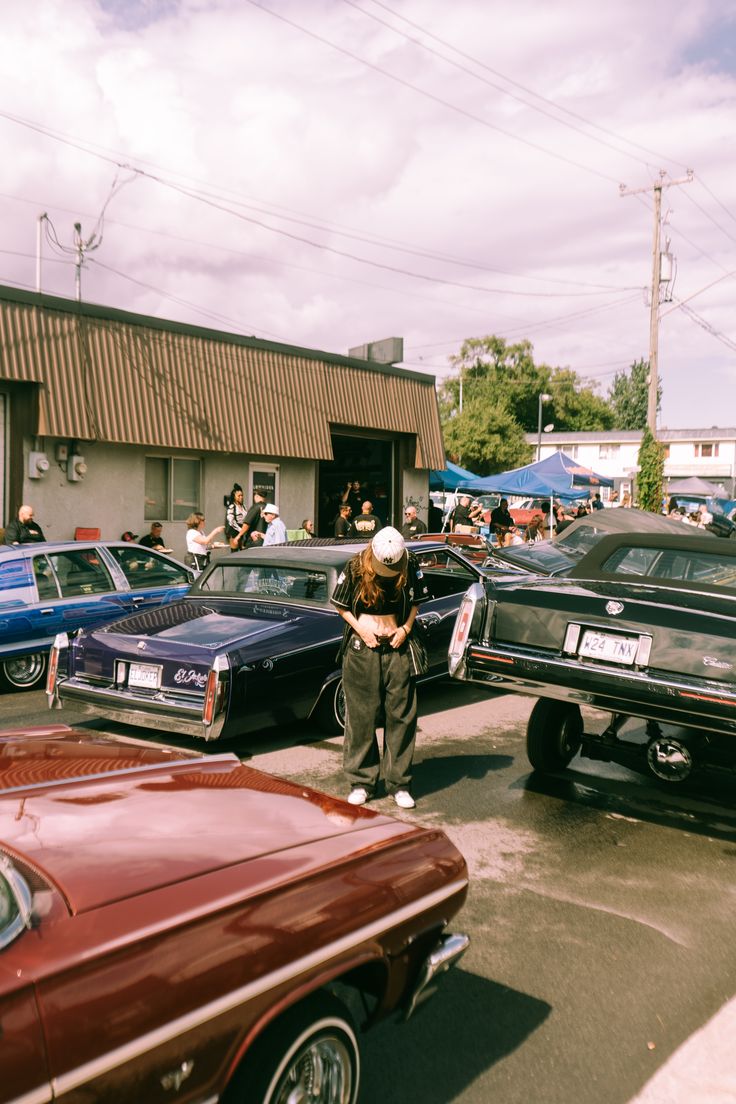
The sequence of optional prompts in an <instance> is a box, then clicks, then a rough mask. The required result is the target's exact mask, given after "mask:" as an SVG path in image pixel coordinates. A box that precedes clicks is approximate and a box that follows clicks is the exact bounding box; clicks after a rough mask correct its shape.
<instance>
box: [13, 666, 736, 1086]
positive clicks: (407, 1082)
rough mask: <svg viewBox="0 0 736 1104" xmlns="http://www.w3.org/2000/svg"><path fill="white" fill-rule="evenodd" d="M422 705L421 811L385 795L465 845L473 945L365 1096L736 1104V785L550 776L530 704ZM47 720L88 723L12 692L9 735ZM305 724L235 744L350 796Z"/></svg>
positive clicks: (464, 918)
mask: <svg viewBox="0 0 736 1104" xmlns="http://www.w3.org/2000/svg"><path fill="white" fill-rule="evenodd" d="M421 700H422V710H421V722H420V733H419V739H418V748H417V757H416V779H415V792H416V795H417V797H418V799H419V805H418V808H417V810H416V811H415V812H414V813H398V811H397V810H396V809H395V807H394V806H393V803H392V802H391V801H390V800H389V799H388V798H385V797H384V798H382V799H380V800H378V801H377V802H376V806H377V807H378V808H381V809H385V810H387V811H391V812H397V815H400V816H402V817H406V818H408V819H412V818H416V819H418V820H420V821H421V822H422V823H424V824H427V825H438V826H441V827H442V828H443V829H444V830H445V831H446V832H447V833H448V835H450V836H451V837H452V839H453V840H454V841H455V842H456V843H457V845H458V846H459V847H460V849H461V850H462V851H463V853H464V854H465V856H466V858H467V860H468V865H469V867H470V871H471V892H470V895H469V899H468V903H467V905H466V907H465V909H464V910H463V913H462V914H461V916H460V917H459V918H458V920H457V923H456V924H455V926H456V927H457V928H458V929H460V930H466V931H468V932H469V933H470V935H471V937H472V940H473V942H472V947H471V950H470V951H469V952H468V954H467V956H466V957H465V959H464V960H463V963H462V964H461V966H460V967H459V968H458V969H456V970H455V971H453V972H452V973H451V974H449V975H448V976H447V977H446V978H445V979H443V982H442V985H441V989H440V991H439V992H438V994H437V996H436V997H435V999H434V1000H433V1001H431V1002H429V1004H428V1005H426V1006H425V1007H424V1008H423V1009H422V1010H421V1011H420V1012H419V1014H418V1015H417V1017H416V1018H415V1019H414V1020H412V1021H410V1022H409V1023H408V1024H406V1025H397V1024H394V1023H388V1024H384V1025H382V1026H381V1027H380V1028H378V1029H377V1030H376V1031H374V1032H373V1033H372V1034H371V1035H369V1036H368V1037H366V1040H365V1049H364V1055H365V1061H364V1082H363V1091H362V1094H361V1104H377V1102H381V1104H414V1102H415V1101H416V1102H418V1101H421V1102H422V1104H450V1102H458V1104H486V1102H488V1101H493V1102H494V1104H517V1102H518V1104H528V1102H529V1100H534V1101H535V1102H541V1104H570V1102H571V1101H575V1102H576V1104H627V1102H630V1101H636V1102H637V1104H639V1102H641V1104H685V1102H687V1104H726V1102H734V1101H736V1073H735V1072H734V1064H733V1061H732V1051H733V1039H734V1029H735V1028H736V1004H734V1003H730V1004H729V1002H732V1001H733V998H734V994H735V993H736V956H734V954H733V947H734V945H735V942H736V940H735V939H734V936H735V935H736V909H735V908H734V905H735V904H736V877H735V874H736V812H734V809H735V808H736V806H735V804H734V800H733V799H734V786H733V785H732V784H731V783H728V784H719V785H715V784H714V785H712V786H711V785H709V786H706V787H704V788H703V789H702V790H700V791H698V792H693V793H689V794H685V793H682V792H678V793H674V794H673V793H671V792H669V791H663V790H661V789H658V788H657V787H655V786H654V785H652V784H650V783H649V782H648V780H646V779H643V778H639V777H638V776H636V775H634V774H632V773H630V772H628V771H626V770H625V769H623V768H619V767H615V766H610V765H603V764H593V763H590V764H589V763H586V762H581V761H575V763H574V764H573V767H572V769H571V770H569V771H567V772H565V773H564V774H560V775H559V776H557V777H550V778H540V777H539V776H537V775H534V774H532V773H530V770H529V766H528V763H527V761H526V758H525V754H524V728H525V724H526V718H527V717H528V714H529V711H530V708H531V705H532V704H533V703H532V702H531V700H526V699H523V698H519V697H514V696H511V695H507V696H499V697H490V696H488V695H486V693H485V692H484V691H483V690H481V689H479V688H474V687H462V686H458V685H456V684H446V685H436V686H434V687H431V688H427V689H425V690H424V691H423V693H422V697H421ZM49 719H51V720H53V721H54V722H57V721H60V720H61V721H65V720H68V721H69V722H74V721H76V720H78V718H75V717H74V716H73V715H70V714H67V713H55V714H53V715H51V716H50V715H49V714H48V713H47V712H46V711H45V710H44V708H43V700H42V697H41V695H40V694H31V695H25V696H22V697H21V696H6V697H4V698H0V725H2V727H10V726H12V725H14V724H20V723H33V722H34V721H35V722H41V723H46V722H48V721H49ZM587 721H588V722H589V724H591V725H593V724H598V723H600V721H601V718H596V717H594V716H592V715H591V716H589V717H588V718H587ZM107 727H108V729H109V730H115V731H117V732H119V733H122V732H126V733H127V734H128V735H130V736H134V737H140V735H141V733H140V732H139V731H137V730H133V729H127V730H126V729H123V728H122V727H120V726H112V725H109V726H107ZM153 735H154V734H151V737H152V738H153ZM305 735H306V734H305V732H304V731H303V730H301V729H294V730H286V731H282V732H280V733H271V734H270V735H269V738H268V740H267V741H266V740H262V741H260V742H258V743H257V744H254V743H251V744H250V745H245V744H243V745H241V746H239V747H238V748H237V749H236V750H238V751H239V753H240V754H242V755H243V756H246V755H247V756H251V757H252V758H251V762H252V764H253V765H254V766H257V767H259V768H261V769H264V770H268V771H272V772H274V773H278V774H281V775H285V776H287V777H290V778H294V779H298V780H299V781H301V782H302V783H304V784H309V785H314V786H317V787H318V788H321V789H324V790H327V791H330V792H332V793H338V794H340V793H343V792H345V787H344V783H343V779H342V774H341V748H342V745H341V740H339V739H335V740H320V739H319V737H318V736H315V735H314V734H311V737H310V738H311V740H312V742H310V743H304V739H305ZM190 746H193V745H192V742H190ZM194 746H196V745H194ZM218 750H224V749H218Z"/></svg>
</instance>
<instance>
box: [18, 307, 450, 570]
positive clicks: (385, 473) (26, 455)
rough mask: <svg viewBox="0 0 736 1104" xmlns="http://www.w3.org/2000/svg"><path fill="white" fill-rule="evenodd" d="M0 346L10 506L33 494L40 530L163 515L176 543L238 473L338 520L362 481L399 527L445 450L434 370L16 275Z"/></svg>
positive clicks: (215, 519)
mask: <svg viewBox="0 0 736 1104" xmlns="http://www.w3.org/2000/svg"><path fill="white" fill-rule="evenodd" d="M0 350H1V351H2V359H1V361H0V434H1V437H0V458H4V460H3V459H0V464H3V467H2V469H0V494H2V499H3V501H2V503H0V505H2V518H3V521H4V522H7V521H8V520H9V519H10V518H11V517H13V516H14V514H15V512H16V510H17V508H18V506H19V505H20V504H21V502H30V503H31V504H32V505H33V507H34V510H35V515H36V518H37V519H38V520H39V522H40V523H41V525H42V527H43V529H44V532H45V534H46V536H47V538H48V539H69V538H71V537H73V536H74V531H75V529H76V528H78V527H82V528H87V527H88V528H99V529H100V530H101V533H102V537H103V538H104V539H118V538H119V536H120V534H121V533H122V532H123V531H125V530H131V531H133V532H134V533H136V534H140V533H143V532H147V531H148V529H149V527H150V524H151V522H152V521H154V520H156V521H161V522H163V524H164V536H165V539H166V540H167V543H169V544H171V545H173V546H174V547H175V551H176V552H177V553H179V554H183V548H184V531H185V520H186V517H187V516H188V515H189V514H190V513H191V512H192V511H193V510H195V509H201V510H202V511H203V512H204V513H205V514H206V515H207V521H206V527H207V528H208V530H209V529H210V528H214V526H215V525H216V524H218V523H219V522H221V521H222V520H224V505H223V501H224V497H225V496H226V495H227V494H228V493H229V491H230V489H231V487H232V485H233V483H234V482H237V483H239V484H240V485H241V486H242V487H243V490H244V492H245V495H246V501H250V495H251V493H252V491H253V489H254V488H255V487H263V488H264V489H265V490H266V492H267V494H268V497H269V498H270V497H271V496H272V495H273V496H274V498H275V500H276V501H277V504H278V505H279V507H280V510H281V515H282V517H283V519H284V521H285V522H286V525H287V527H288V528H297V527H299V526H300V525H301V522H302V520H303V519H304V518H306V517H310V518H313V519H314V520H315V521H316V523H317V525H318V530H319V532H320V534H322V535H331V526H332V520H333V518H334V514H335V511H336V505H335V504H336V502H337V501H339V497H340V495H341V494H342V493H343V492H344V490H345V487H346V485H347V482H348V481H350V480H358V481H360V483H361V493H365V495H366V497H369V498H371V499H373V498H374V497H378V498H380V500H381V505H380V506H379V510H381V509H382V510H383V511H384V512H385V513H386V519H385V520H388V521H390V522H393V523H394V524H399V525H400V524H401V513H402V508H403V506H404V505H406V504H407V503H408V502H410V501H411V502H414V503H415V504H417V505H418V508H419V512H420V514H422V513H424V514H425V517H426V508H427V506H428V501H429V500H428V472H429V470H430V469H432V468H438V467H442V466H443V465H444V462H445V458H444V445H443V441H442V432H441V428H440V422H439V413H438V408H437V399H436V392H435V386H434V377H432V376H428V375H424V374H423V373H418V372H411V371H408V370H406V369H402V368H397V367H395V366H394V365H381V364H375V363H372V362H368V361H364V360H357V359H355V358H351V357H346V356H338V355H335V354H332V353H325V352H320V351H317V350H312V349H303V348H297V347H293V346H289V345H282V344H277V343H273V342H267V341H261V340H259V339H256V338H251V337H241V336H238V335H235V334H230V333H222V332H219V331H215V330H211V329H202V328H199V327H195V326H191V325H185V324H181V323H177V322H168V321H162V320H160V319H156V318H150V317H145V316H141V315H135V314H129V313H126V312H123V311H118V310H113V309H110V308H107V307H98V306H92V305H90V304H86V303H78V302H75V301H71V300H66V299H59V298H55V297H51V296H47V295H42V294H34V293H29V292H22V291H18V290H15V289H12V288H0ZM377 512H379V511H377Z"/></svg>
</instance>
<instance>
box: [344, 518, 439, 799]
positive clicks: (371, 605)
mask: <svg viewBox="0 0 736 1104" xmlns="http://www.w3.org/2000/svg"><path fill="white" fill-rule="evenodd" d="M428 598H429V593H428V590H427V586H426V583H425V581H424V578H423V576H422V572H421V568H420V567H419V563H418V561H417V559H416V557H415V556H414V555H413V554H412V553H410V552H408V551H407V548H406V545H405V543H404V538H403V537H402V535H401V533H399V531H398V530H397V529H394V528H393V526H387V527H386V528H384V529H381V530H380V531H379V532H378V533H376V535H375V536H374V537H373V538H372V540H371V542H370V543H369V544H368V545H366V547H365V548H364V549H362V551H361V552H359V553H358V554H357V555H356V556H353V558H352V559H351V560H350V561H349V562H348V564H347V565H346V567H345V570H344V571H343V572H342V574H341V575H340V577H339V579H338V581H337V586H336V587H335V590H334V591H333V594H332V598H331V601H332V604H333V605H334V606H336V608H337V611H338V613H339V614H340V616H341V617H342V619H343V621H344V622H345V631H344V634H343V642H342V647H341V649H340V654H341V656H342V680H343V687H344V691H345V714H346V716H345V742H344V745H343V765H344V770H345V774H346V775H347V779H348V782H349V783H350V787H351V789H350V794H349V796H348V801H349V802H350V804H351V805H363V804H365V802H366V801H369V800H370V799H371V798H372V797H373V796H374V794H375V791H376V787H377V785H378V780H379V775H380V773H381V754H380V751H379V747H378V739H377V736H376V728H377V726H378V724H379V719H380V716H381V714H383V717H384V735H383V777H384V781H385V784H386V789H387V790H388V792H389V794H390V795H391V796H392V797H393V799H394V801H395V802H396V804H397V805H398V806H399V808H401V809H413V808H414V805H415V804H416V802H415V801H414V798H413V797H412V795H411V780H412V761H413V758H414V742H415V738H416V728H417V700H416V678H417V676H418V675H421V674H424V673H425V672H426V670H427V659H426V651H425V649H424V646H423V644H422V643H421V642H420V640H419V638H418V637H417V635H416V630H415V628H414V622H415V619H416V615H417V608H418V606H419V605H420V603H421V602H424V601H426V600H427V599H428Z"/></svg>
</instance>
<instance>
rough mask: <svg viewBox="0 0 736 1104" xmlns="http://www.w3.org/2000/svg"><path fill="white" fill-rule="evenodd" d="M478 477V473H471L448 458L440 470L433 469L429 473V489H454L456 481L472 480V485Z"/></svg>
mask: <svg viewBox="0 0 736 1104" xmlns="http://www.w3.org/2000/svg"><path fill="white" fill-rule="evenodd" d="M479 479H480V476H479V475H473V473H472V472H471V471H468V470H467V468H461V467H459V466H458V465H457V464H453V463H452V461H451V460H448V461H447V463H446V464H445V466H444V468H442V470H441V471H439V470H437V469H435V470H434V471H431V472H430V473H429V489H430V491H454V490H455V488H456V487H457V485H458V483H463V482H465V483H467V482H468V481H469V480H470V481H472V483H473V486H475V484H476V483H477V482H478V480H479Z"/></svg>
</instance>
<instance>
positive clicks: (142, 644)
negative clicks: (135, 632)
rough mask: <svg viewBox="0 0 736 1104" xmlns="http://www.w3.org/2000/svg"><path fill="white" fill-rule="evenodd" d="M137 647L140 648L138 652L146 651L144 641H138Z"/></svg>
mask: <svg viewBox="0 0 736 1104" xmlns="http://www.w3.org/2000/svg"><path fill="white" fill-rule="evenodd" d="M138 647H139V648H140V650H141V651H142V652H144V651H145V650H146V642H145V640H139V641H138Z"/></svg>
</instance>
